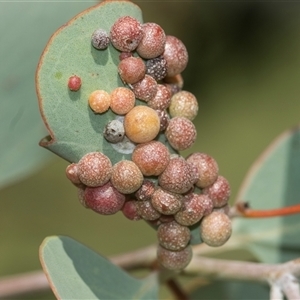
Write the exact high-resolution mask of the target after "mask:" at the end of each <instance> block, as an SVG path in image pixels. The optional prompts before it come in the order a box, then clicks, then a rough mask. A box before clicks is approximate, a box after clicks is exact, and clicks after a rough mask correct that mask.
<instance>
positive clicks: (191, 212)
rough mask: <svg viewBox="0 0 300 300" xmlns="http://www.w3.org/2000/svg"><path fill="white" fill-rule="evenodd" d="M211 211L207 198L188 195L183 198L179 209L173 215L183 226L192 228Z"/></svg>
mask: <svg viewBox="0 0 300 300" xmlns="http://www.w3.org/2000/svg"><path fill="white" fill-rule="evenodd" d="M212 210H213V203H212V201H211V199H209V197H208V196H206V195H202V194H195V193H190V194H188V195H186V196H184V198H183V201H182V206H181V209H180V210H179V211H178V212H177V213H176V214H175V216H174V217H175V220H176V221H177V222H178V223H179V224H181V225H184V226H192V225H194V224H196V223H197V222H199V221H200V220H201V219H202V218H203V217H204V216H206V215H208V214H210V213H211V212H212Z"/></svg>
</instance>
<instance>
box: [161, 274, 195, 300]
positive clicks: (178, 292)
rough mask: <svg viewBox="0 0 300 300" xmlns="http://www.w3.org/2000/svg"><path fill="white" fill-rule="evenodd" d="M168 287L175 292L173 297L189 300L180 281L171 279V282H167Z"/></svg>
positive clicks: (178, 299)
mask: <svg viewBox="0 0 300 300" xmlns="http://www.w3.org/2000/svg"><path fill="white" fill-rule="evenodd" d="M166 285H167V286H168V287H169V289H170V290H171V291H172V292H173V295H174V296H175V297H176V299H177V300H189V297H188V295H187V294H186V292H185V291H184V290H183V289H182V287H181V286H180V284H179V283H178V281H177V280H175V279H174V278H170V279H169V280H167V282H166Z"/></svg>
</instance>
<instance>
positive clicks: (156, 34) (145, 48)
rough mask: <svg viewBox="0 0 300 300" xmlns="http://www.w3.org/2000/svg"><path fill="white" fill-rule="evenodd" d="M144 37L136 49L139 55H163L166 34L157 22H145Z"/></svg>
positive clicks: (148, 57)
mask: <svg viewBox="0 0 300 300" xmlns="http://www.w3.org/2000/svg"><path fill="white" fill-rule="evenodd" d="M142 28H143V38H142V39H141V41H140V43H139V45H138V47H137V49H136V51H137V53H138V54H139V56H141V57H143V58H145V59H150V58H154V57H157V56H159V55H161V54H162V53H163V52H164V49H165V43H166V34H165V32H164V30H163V29H162V28H161V27H160V26H159V25H158V24H156V23H144V24H143V25H142Z"/></svg>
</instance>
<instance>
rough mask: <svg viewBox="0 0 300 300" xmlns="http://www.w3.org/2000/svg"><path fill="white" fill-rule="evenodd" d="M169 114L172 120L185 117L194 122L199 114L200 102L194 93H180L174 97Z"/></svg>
mask: <svg viewBox="0 0 300 300" xmlns="http://www.w3.org/2000/svg"><path fill="white" fill-rule="evenodd" d="M169 113H170V116H171V117H172V118H173V117H185V118H187V119H189V120H191V121H192V120H194V119H195V117H196V116H197V113H198V101H197V99H196V97H195V96H194V95H193V94H192V93H190V92H187V91H180V92H178V93H176V94H175V95H173V96H172V98H171V103H170V107H169Z"/></svg>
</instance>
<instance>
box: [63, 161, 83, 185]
mask: <svg viewBox="0 0 300 300" xmlns="http://www.w3.org/2000/svg"><path fill="white" fill-rule="evenodd" d="M66 176H67V178H68V179H69V180H70V181H71V182H72V183H73V184H74V185H76V186H78V185H80V184H81V181H80V179H79V176H78V167H77V164H75V163H73V164H70V165H68V166H67V168H66Z"/></svg>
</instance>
